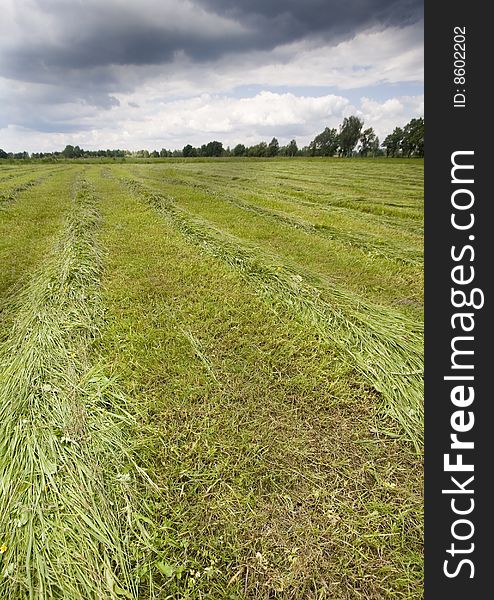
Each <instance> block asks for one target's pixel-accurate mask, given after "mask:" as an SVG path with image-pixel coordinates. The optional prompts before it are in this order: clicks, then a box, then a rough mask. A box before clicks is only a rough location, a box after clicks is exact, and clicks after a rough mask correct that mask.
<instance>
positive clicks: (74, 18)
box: [0, 0, 423, 145]
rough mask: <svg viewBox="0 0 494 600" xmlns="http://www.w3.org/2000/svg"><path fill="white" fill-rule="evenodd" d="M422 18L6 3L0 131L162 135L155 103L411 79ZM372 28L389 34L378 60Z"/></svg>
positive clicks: (248, 6)
mask: <svg viewBox="0 0 494 600" xmlns="http://www.w3.org/2000/svg"><path fill="white" fill-rule="evenodd" d="M422 13H423V2H422V0H337V1H336V0H104V1H103V0H2V18H1V20H0V105H1V106H2V110H1V111H0V130H1V129H2V128H3V129H4V132H5V131H6V129H5V128H7V127H8V126H11V128H12V127H23V128H26V129H28V130H32V131H38V132H43V133H46V134H51V133H57V132H59V133H67V134H70V133H74V134H76V133H77V132H78V131H79V132H84V131H86V132H87V131H90V132H93V131H97V130H101V128H102V126H104V127H105V128H107V130H114V131H123V130H126V129H128V130H129V131H135V132H136V134H135V135H140V133H139V132H141V131H143V130H144V129H146V128H148V126H149V124H150V123H151V125H150V126H149V127H150V128H151V129H155V130H158V129H160V127H159V126H160V123H158V122H156V123H155V124H154V123H153V119H155V118H156V117H155V116H154V115H155V114H156V110H157V109H156V104H157V103H158V104H159V101H160V99H162V101H163V103H165V104H166V103H169V102H171V101H173V99H174V98H187V97H193V96H197V95H201V94H228V93H229V92H230V91H231V90H233V89H235V88H236V87H238V86H239V85H248V84H256V85H261V86H263V89H268V90H269V89H270V86H271V87H275V86H285V87H287V86H288V87H290V86H297V85H303V86H305V87H308V86H310V85H316V86H317V85H325V86H331V85H333V86H335V87H338V86H339V85H340V89H341V88H345V87H346V88H347V89H348V88H350V87H355V86H356V85H372V84H374V83H376V82H379V81H380V77H381V75H379V72H382V73H384V72H385V73H386V74H385V76H383V80H384V81H388V82H390V83H396V82H397V81H400V80H403V81H411V80H414V79H417V80H418V78H416V77H415V75H416V73H418V71H419V70H420V68H419V67H417V65H418V63H420V60H421V57H420V55H421V52H420V50H419V52H417V49H420V48H421V45H422V39H421V36H422V32H421V26H420V21H421V19H422ZM417 23H418V24H419V25H418V26H417ZM413 24H415V26H412V27H410V25H413ZM397 27H398V28H400V32H401V31H402V29H401V28H403V31H404V32H405V31H406V33H405V34H404V35H403V36H401V35H398V36H397V34H396V28H397ZM371 30H372V31H381V32H382V31H385V32H386V31H388V30H389V32H390V34H389V35H388V36H384V37H379V43H380V44H384V50H383V51H381V55H379V52H376V51H375V49H376V47H377V46H376V45H374V51H373V52H370V54H371V55H372V57H373V60H374V62H372V59H369V60H367V58H368V54H369V53H368V52H367V49H366V50H365V51H364V52H362V44H364V43H366V40H367V38H366V37H365V35H364V37H363V38H362V39H360V38H359V32H365V31H371ZM393 31H394V33H393ZM369 39H370V38H369ZM376 39H377V38H376ZM345 41H347V42H348V43H349V44H350V46H351V47H352V48H353V50H354V51H355V52H357V54H358V59H357V62H358V64H357V63H355V62H354V63H353V64H352V63H351V61H352V58H351V56H350V57H348V56H343V54H342V53H343V52H344V50H342V47H344V46H346V44H343V45H341V43H342V42H345ZM369 43H371V42H369ZM337 44H340V46H339V49H338V50H337V49H336V47H337ZM386 44H388V45H389V47H388V46H386ZM383 53H384V54H385V56H389V61H388V60H387V59H386V58H385V59H384V60H385V61H386V65H385V67H384V66H383V65H384V63H383V56H382V55H383ZM305 57H306V60H305ZM331 57H333V59H331ZM397 57H398V58H397ZM401 57H402V58H401ZM302 63H303V64H302ZM376 65H377V68H376V67H375V66H376ZM372 71H374V72H375V73H376V74H377V75H374V76H372V77H370V78H369V76H368V75H369V72H372ZM308 73H309V74H312V75H311V77H313V83H312V81H311V80H310V77H308V75H307V74H308ZM345 73H348V76H346V75H345ZM360 73H362V75H360ZM401 73H403V79H400V78H401ZM2 78H3V79H2ZM364 80H365V82H364ZM360 81H362V82H363V83H360ZM286 101H287V102H288V101H289V100H288V99H286ZM214 118H215V119H216V118H217V116H215V117H214ZM181 119H182V118H181ZM180 123H181V126H184V127H185V125H184V123H185V124H186V123H187V119H185V120H184V119H182V120H181V121H180ZM208 126H209V125H208ZM290 127H295V128H296V125H293V126H292V125H290ZM286 128H288V125H286ZM200 129H201V125H200V124H199V125H198V130H200ZM203 131H207V128H206V126H205V127H204V129H203ZM287 131H288V129H287ZM0 135H2V132H1V131H0ZM4 135H5V134H4ZM129 135H130V134H129ZM179 135H180V134H177V136H178V137H179ZM177 139H178V138H177ZM95 143H96V142H95ZM0 145H1V140H0Z"/></svg>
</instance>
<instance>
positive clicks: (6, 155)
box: [0, 148, 9, 158]
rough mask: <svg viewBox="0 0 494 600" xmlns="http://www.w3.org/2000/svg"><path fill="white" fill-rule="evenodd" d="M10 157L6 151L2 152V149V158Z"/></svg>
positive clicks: (0, 152) (0, 156) (0, 154)
mask: <svg viewBox="0 0 494 600" xmlns="http://www.w3.org/2000/svg"><path fill="white" fill-rule="evenodd" d="M8 157H9V155H8V154H7V153H6V152H5V150H2V149H1V148H0V158H8Z"/></svg>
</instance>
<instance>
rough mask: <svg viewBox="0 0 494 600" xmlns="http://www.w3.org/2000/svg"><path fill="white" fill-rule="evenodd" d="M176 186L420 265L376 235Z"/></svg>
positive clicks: (415, 256) (190, 184) (204, 188)
mask: <svg viewBox="0 0 494 600" xmlns="http://www.w3.org/2000/svg"><path fill="white" fill-rule="evenodd" d="M151 181H152V180H151ZM167 182H168V179H167ZM177 183H179V184H181V185H184V186H187V187H193V188H198V189H200V190H202V191H204V192H205V193H207V194H208V196H213V197H214V198H218V199H219V200H222V201H225V202H228V203H229V204H231V205H232V206H236V207H237V208H240V209H241V210H245V211H247V212H252V213H254V214H257V215H260V216H262V217H265V218H269V219H274V220H275V221H276V222H278V223H281V224H282V225H284V226H286V227H290V228H292V229H298V230H302V231H304V232H306V233H308V234H309V235H315V236H317V237H322V238H326V239H330V240H335V241H338V242H340V243H342V244H346V245H347V246H354V247H356V248H360V249H361V250H363V251H364V252H372V253H373V254H375V255H378V256H382V257H384V258H386V259H388V260H394V261H397V262H401V263H405V264H410V265H414V266H422V265H423V255H422V253H419V252H416V251H414V250H412V249H410V248H402V247H399V246H396V245H395V244H391V243H388V242H387V240H386V239H384V238H380V237H379V236H377V235H371V234H368V233H365V232H350V231H343V230H342V229H341V228H337V227H331V226H329V225H313V224H312V223H310V222H309V221H306V220H304V219H301V218H294V217H292V216H290V215H288V214H287V213H285V212H282V211H278V210H272V209H269V208H266V207H264V206H259V205H258V204H255V203H253V202H251V201H246V200H242V199H240V198H238V197H236V196H233V195H231V194H229V193H227V192H225V191H223V190H221V191H219V190H216V189H212V188H211V187H210V186H209V185H207V184H198V183H195V182H190V181H187V180H185V179H182V180H177Z"/></svg>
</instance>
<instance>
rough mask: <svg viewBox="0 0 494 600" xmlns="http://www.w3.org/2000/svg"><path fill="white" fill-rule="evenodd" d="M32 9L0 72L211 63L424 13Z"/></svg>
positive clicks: (322, 4)
mask: <svg viewBox="0 0 494 600" xmlns="http://www.w3.org/2000/svg"><path fill="white" fill-rule="evenodd" d="M191 4H192V6H191ZM140 5H141V8H142V10H139V8H140ZM194 6H195V9H196V10H195V11H194ZM34 7H37V9H38V11H39V14H40V16H41V17H42V18H41V20H40V23H39V25H38V26H37V24H36V21H35V20H33V19H32V18H25V15H23V14H22V11H18V14H17V23H18V25H19V26H20V29H21V35H18V36H17V39H16V40H14V42H13V43H11V44H6V45H4V48H3V51H2V55H3V59H0V69H1V73H2V74H3V75H4V76H8V77H11V78H14V79H20V80H24V81H37V82H42V81H49V82H53V80H54V79H56V78H58V77H60V76H61V74H65V73H66V72H70V71H77V73H78V77H80V72H81V71H90V70H93V69H96V68H98V67H105V66H110V65H119V66H125V65H160V64H165V63H168V62H170V61H172V60H173V58H174V56H175V55H176V53H177V52H182V53H184V54H185V55H187V56H188V57H189V58H190V59H191V60H193V61H196V62H203V61H211V60H215V59H217V58H219V57H220V56H223V55H225V54H228V53H239V52H246V51H249V50H259V49H262V50H269V49H271V48H273V47H275V46H278V45H280V44H284V43H289V42H293V41H298V40H300V39H304V38H307V37H309V38H310V37H314V36H324V38H325V39H326V41H329V42H331V41H339V40H340V39H342V38H344V37H345V36H350V35H354V34H355V33H356V32H357V31H358V30H360V29H362V28H364V27H367V26H370V25H375V24H382V25H405V24H408V23H409V22H411V21H416V20H418V19H419V18H420V17H421V14H422V2H419V1H416V0H344V1H341V0H338V1H332V0H304V1H301V0H269V1H266V0H233V1H232V0H194V2H192V3H191V2H183V1H181V2H168V3H167V2H162V1H161V2H160V1H158V0H156V1H155V2H150V1H149V0H148V1H147V2H144V3H140V2H136V3H132V2H121V1H118V0H107V1H105V2H95V1H94V0H88V1H86V2H80V1H77V0H74V1H70V2H67V1H66V0H38V1H37V2H35V3H34ZM163 7H166V8H167V10H164V11H163ZM184 7H189V8H188V10H185V11H184ZM153 9H154V10H153ZM208 18H209V20H208ZM214 18H217V19H218V23H217V25H216V26H215V24H214ZM177 19H178V20H179V21H180V26H177V23H176V21H177ZM226 19H228V20H229V21H230V22H233V23H232V27H229V26H228V23H227V21H226ZM46 21H48V23H49V27H48V29H47V32H46V33H47V35H43V33H44V32H43V28H44V27H46V23H45V22H46ZM184 21H185V22H184ZM234 25H238V27H237V28H235V26H234ZM23 27H25V36H23V35H22V29H23ZM33 28H34V29H35V31H33ZM33 34H34V35H33ZM88 75H90V79H91V80H92V81H93V82H94V81H95V78H97V73H96V72H92V73H88ZM108 77H109V73H108V72H105V73H104V78H105V80H106V79H107V78H108ZM107 83H108V82H107Z"/></svg>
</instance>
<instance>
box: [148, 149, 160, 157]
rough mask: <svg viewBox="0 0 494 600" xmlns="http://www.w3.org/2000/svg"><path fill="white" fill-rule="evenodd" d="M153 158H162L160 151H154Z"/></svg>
mask: <svg viewBox="0 0 494 600" xmlns="http://www.w3.org/2000/svg"><path fill="white" fill-rule="evenodd" d="M150 156H151V158H159V157H160V153H159V152H158V150H153V151H152V152H151V154H150Z"/></svg>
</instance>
